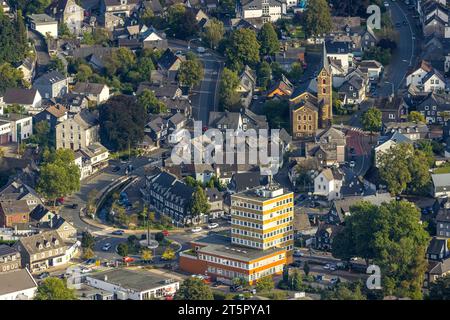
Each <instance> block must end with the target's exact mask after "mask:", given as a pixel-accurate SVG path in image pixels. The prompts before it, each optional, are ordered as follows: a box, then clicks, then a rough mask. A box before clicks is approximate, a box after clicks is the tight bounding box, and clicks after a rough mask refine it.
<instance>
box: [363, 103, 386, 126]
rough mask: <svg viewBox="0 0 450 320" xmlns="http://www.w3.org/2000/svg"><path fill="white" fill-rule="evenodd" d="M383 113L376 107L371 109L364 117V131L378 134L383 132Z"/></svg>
mask: <svg viewBox="0 0 450 320" xmlns="http://www.w3.org/2000/svg"><path fill="white" fill-rule="evenodd" d="M381 120H382V114H381V111H380V110H379V109H377V108H375V107H370V108H369V109H367V111H366V112H364V113H363V115H362V119H361V122H362V125H363V129H364V130H366V131H370V132H377V131H380V130H381V125H382V121H381Z"/></svg>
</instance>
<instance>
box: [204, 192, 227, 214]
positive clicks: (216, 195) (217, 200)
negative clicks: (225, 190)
mask: <svg viewBox="0 0 450 320" xmlns="http://www.w3.org/2000/svg"><path fill="white" fill-rule="evenodd" d="M205 193H206V198H207V199H208V204H209V206H210V209H209V217H210V219H217V218H219V217H221V216H223V214H224V210H223V195H222V193H221V192H220V191H219V190H217V188H206V189H205Z"/></svg>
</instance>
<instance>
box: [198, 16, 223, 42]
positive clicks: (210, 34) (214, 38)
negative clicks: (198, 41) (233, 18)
mask: <svg viewBox="0 0 450 320" xmlns="http://www.w3.org/2000/svg"><path fill="white" fill-rule="evenodd" d="M203 34H204V38H205V40H206V41H207V42H208V44H209V46H210V47H211V48H212V49H215V48H216V47H217V45H218V44H219V42H220V41H221V40H222V39H223V35H224V34H225V28H224V26H223V22H222V21H220V20H217V19H216V18H212V19H211V20H209V22H208V24H207V25H206V27H205V31H204V33H203Z"/></svg>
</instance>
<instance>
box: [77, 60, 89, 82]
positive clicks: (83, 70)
mask: <svg viewBox="0 0 450 320" xmlns="http://www.w3.org/2000/svg"><path fill="white" fill-rule="evenodd" d="M93 74H94V72H93V71H92V69H91V67H90V66H89V65H87V64H81V65H80V66H79V67H78V71H77V73H76V74H75V79H77V81H80V82H86V81H88V80H89V78H90V77H91V76H92V75H93Z"/></svg>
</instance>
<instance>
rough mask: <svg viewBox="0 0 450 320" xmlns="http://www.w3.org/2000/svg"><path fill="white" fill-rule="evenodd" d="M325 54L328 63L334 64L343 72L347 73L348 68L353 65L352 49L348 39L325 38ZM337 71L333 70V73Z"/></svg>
mask: <svg viewBox="0 0 450 320" xmlns="http://www.w3.org/2000/svg"><path fill="white" fill-rule="evenodd" d="M325 46H326V56H327V58H328V59H329V61H330V64H335V65H337V66H339V67H340V68H342V70H343V72H344V74H347V73H348V70H349V68H351V67H353V57H354V55H353V51H352V45H351V42H349V41H334V40H326V41H325ZM335 74H337V72H333V75H335Z"/></svg>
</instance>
